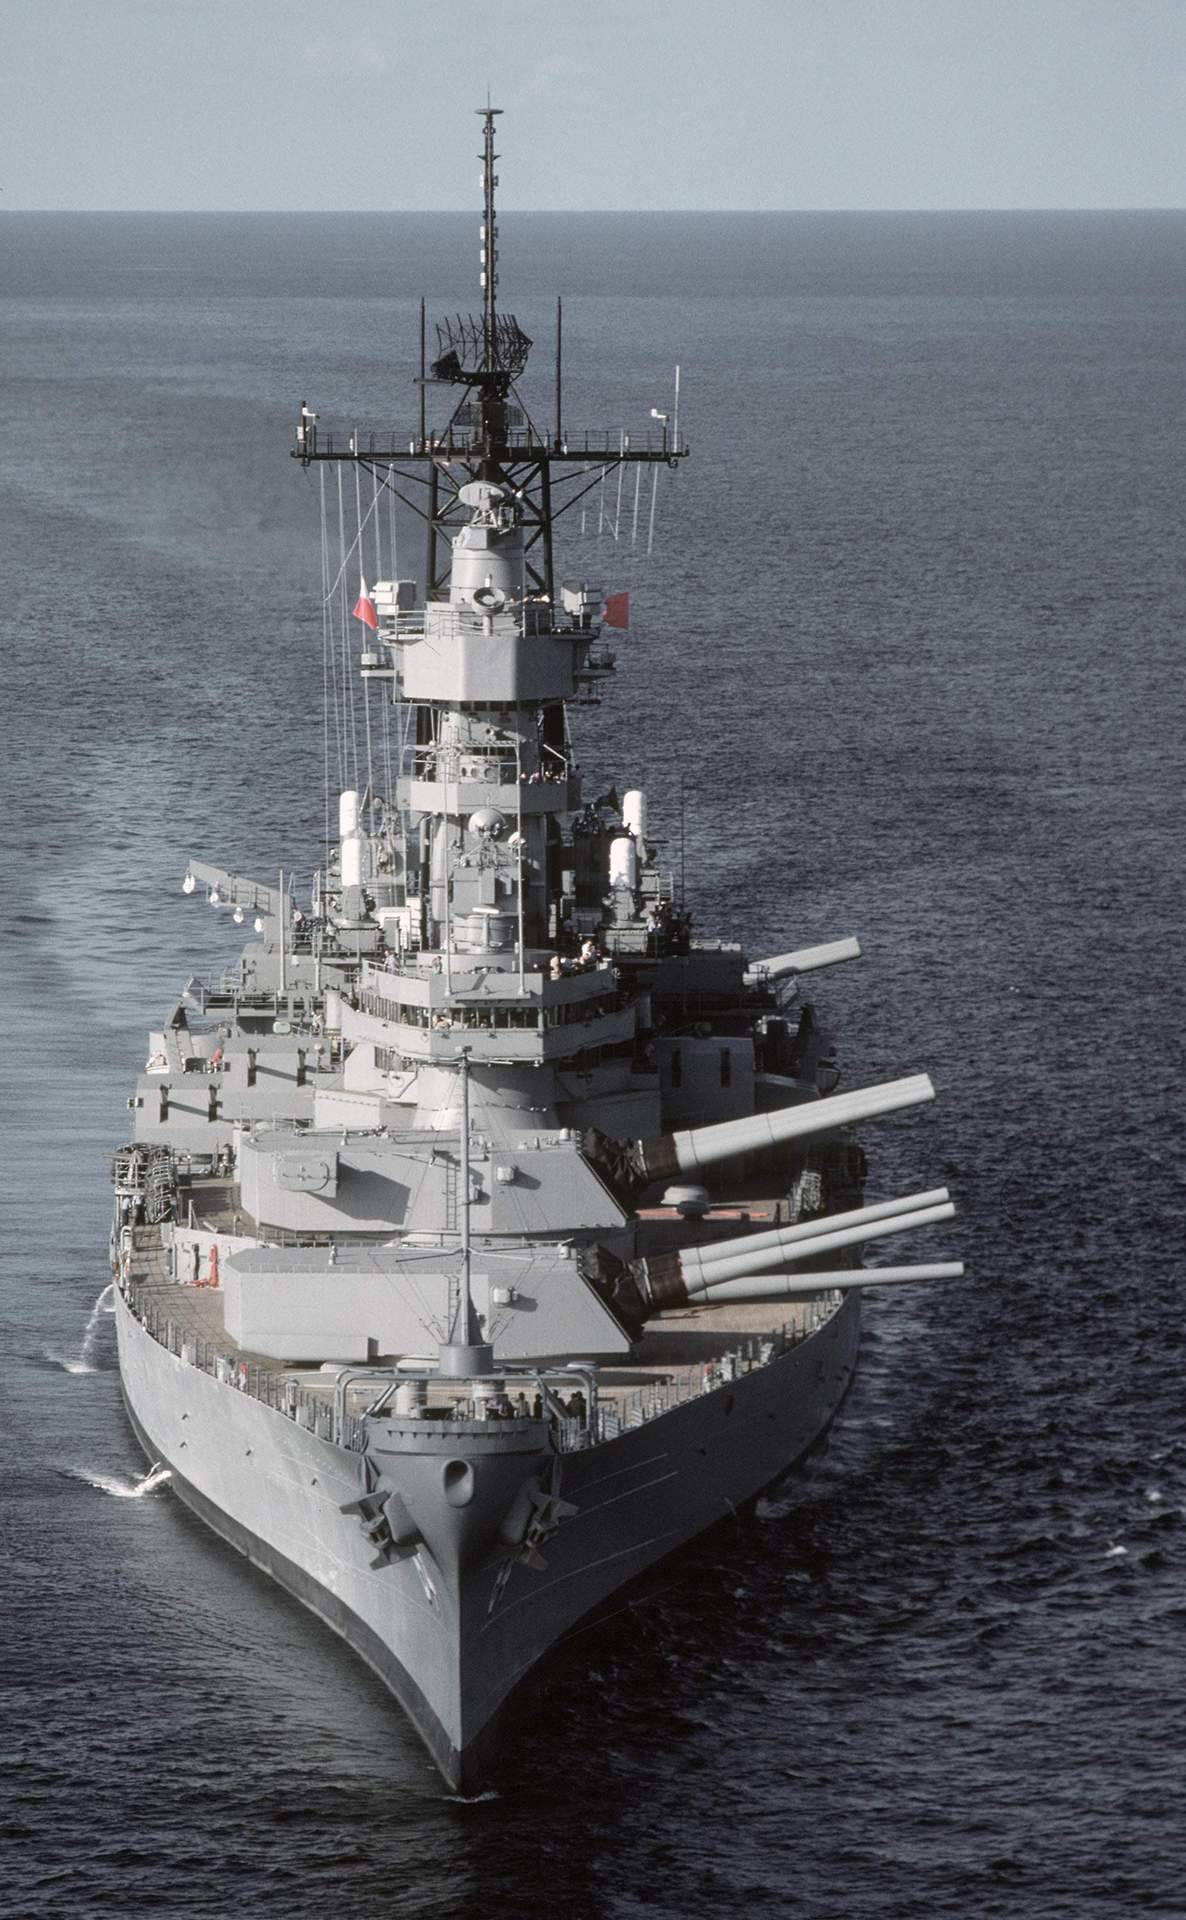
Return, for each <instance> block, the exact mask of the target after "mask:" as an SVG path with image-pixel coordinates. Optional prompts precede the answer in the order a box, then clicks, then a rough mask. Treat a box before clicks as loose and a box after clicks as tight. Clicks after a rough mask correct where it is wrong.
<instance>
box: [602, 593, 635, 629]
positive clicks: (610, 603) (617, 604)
mask: <svg viewBox="0 0 1186 1920" xmlns="http://www.w3.org/2000/svg"><path fill="white" fill-rule="evenodd" d="M605 624H606V626H607V627H628V626H629V625H630V595H629V594H628V593H611V594H610V595H609V597H608V599H607V600H606V603H605Z"/></svg>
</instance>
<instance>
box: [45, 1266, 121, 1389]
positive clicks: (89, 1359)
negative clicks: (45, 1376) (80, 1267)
mask: <svg viewBox="0 0 1186 1920" xmlns="http://www.w3.org/2000/svg"><path fill="white" fill-rule="evenodd" d="M114 1312H115V1283H114V1281H111V1280H109V1281H108V1282H107V1285H106V1286H105V1287H104V1289H103V1291H102V1293H101V1294H100V1295H99V1298H98V1299H97V1300H96V1301H95V1304H94V1306H93V1307H92V1308H91V1311H90V1316H89V1318H88V1320H87V1323H86V1327H85V1329H84V1331H83V1336H82V1346H81V1347H80V1349H79V1351H78V1355H77V1357H76V1358H75V1359H72V1360H71V1359H67V1358H66V1356H65V1355H64V1354H61V1353H58V1352H57V1351H56V1350H55V1349H54V1348H52V1347H46V1348H45V1350H44V1351H45V1357H46V1359H47V1360H52V1362H53V1364H54V1365H55V1366H56V1367H61V1369H62V1371H63V1373H102V1371H103V1368H102V1367H101V1366H100V1365H99V1363H98V1360H97V1358H96V1355H97V1353H98V1350H99V1329H100V1327H101V1326H102V1324H103V1320H104V1318H105V1317H106V1316H107V1315H109V1314H113V1313H114Z"/></svg>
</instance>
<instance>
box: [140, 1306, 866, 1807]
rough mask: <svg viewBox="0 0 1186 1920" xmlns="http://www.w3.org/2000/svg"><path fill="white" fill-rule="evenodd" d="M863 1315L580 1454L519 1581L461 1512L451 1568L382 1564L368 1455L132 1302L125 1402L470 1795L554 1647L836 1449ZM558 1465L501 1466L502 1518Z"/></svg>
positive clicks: (392, 1466)
mask: <svg viewBox="0 0 1186 1920" xmlns="http://www.w3.org/2000/svg"><path fill="white" fill-rule="evenodd" d="M859 1316H860V1308H859V1296H858V1295H857V1294H856V1293H851V1294H849V1295H847V1296H846V1298H845V1300H844V1303H843V1305H841V1306H840V1307H839V1308H838V1309H837V1311H836V1313H835V1314H834V1315H833V1317H832V1318H831V1319H830V1320H828V1321H827V1322H825V1324H824V1325H823V1326H821V1327H820V1328H819V1330H818V1331H817V1332H816V1333H814V1334H813V1335H812V1336H811V1337H810V1338H808V1339H806V1340H804V1341H803V1342H802V1343H801V1344H800V1345H798V1346H796V1347H793V1348H792V1349H790V1351H788V1352H786V1353H784V1354H782V1355H781V1356H779V1357H778V1358H777V1359H774V1360H772V1361H770V1362H769V1363H768V1364H767V1365H765V1366H763V1367H759V1368H756V1369H755V1370H754V1371H753V1372H751V1373H748V1374H744V1375H742V1376H740V1377H739V1378H738V1379H737V1380H735V1381H733V1382H730V1383H728V1384H727V1385H725V1386H722V1387H720V1388H718V1389H716V1390H715V1391H713V1392H711V1393H706V1394H704V1395H702V1396H700V1397H699V1398H697V1399H694V1400H691V1401H688V1402H686V1403H684V1404H682V1405H679V1406H676V1407H674V1408H672V1409H671V1410H670V1411H668V1412H665V1413H663V1414H662V1415H660V1416H659V1417H657V1418H655V1419H653V1420H650V1421H648V1422H646V1423H645V1424H644V1425H642V1426H640V1427H636V1428H633V1429H630V1430H628V1431H626V1432H624V1433H622V1434H621V1435H619V1436H618V1437H617V1438H616V1439H613V1440H610V1441H606V1442H604V1443H602V1444H601V1445H599V1446H596V1447H592V1448H589V1449H587V1450H584V1451H581V1452H576V1453H572V1454H566V1455H564V1456H562V1458H561V1481H560V1492H561V1494H562V1496H563V1499H564V1500H565V1502H567V1503H569V1504H570V1505H571V1506H573V1507H575V1508H576V1512H575V1513H574V1514H572V1515H571V1516H570V1517H567V1518H565V1519H563V1520H562V1521H561V1522H560V1524H559V1525H558V1526H557V1527H556V1529H555V1531H554V1532H553V1533H552V1534H551V1535H550V1537H549V1538H548V1539H547V1540H546V1542H545V1543H544V1558H545V1559H546V1562H547V1564H546V1567H544V1568H542V1569H537V1568H533V1567H531V1566H528V1565H523V1564H513V1565H512V1566H511V1567H510V1570H509V1574H508V1571H507V1559H506V1555H505V1553H504V1554H502V1555H499V1554H497V1553H491V1552H489V1551H485V1550H481V1549H480V1546H479V1547H475V1548H474V1549H473V1550H472V1551H470V1550H462V1551H460V1553H459V1554H456V1555H454V1554H451V1551H450V1550H449V1546H448V1542H449V1540H450V1538H452V1535H451V1534H450V1532H449V1528H448V1526H446V1525H445V1522H446V1521H448V1520H449V1519H450V1516H449V1515H448V1514H447V1513H446V1510H445V1508H444V1505H443V1504H442V1507H441V1513H440V1516H435V1515H430V1516H429V1518H428V1520H427V1522H426V1533H427V1534H428V1535H431V1540H430V1541H429V1543H428V1546H435V1547H436V1551H435V1552H433V1551H429V1550H428V1547H425V1546H424V1545H423V1544H422V1548H421V1550H419V1551H410V1552H405V1553H403V1554H402V1555H395V1556H391V1557H388V1558H387V1559H386V1560H383V1559H382V1557H381V1556H380V1557H379V1558H378V1560H377V1557H376V1555H375V1551H374V1544H373V1542H372V1541H371V1540H370V1539H368V1538H367V1536H366V1535H365V1534H364V1532H363V1530H362V1526H361V1524H360V1521H359V1518H358V1516H357V1514H356V1513H348V1512H343V1511H342V1509H343V1508H345V1507H349V1506H350V1505H351V1503H352V1502H353V1501H356V1500H357V1499H358V1497H359V1495H360V1494H361V1493H363V1492H364V1491H366V1481H365V1477H364V1476H365V1474H366V1472H367V1469H366V1468H364V1464H363V1456H361V1455H359V1454H357V1453H350V1452H347V1451H345V1450H344V1449H342V1448H340V1447H338V1446H336V1445H334V1444H332V1443H331V1442H330V1441H328V1440H326V1439H323V1438H320V1437H318V1436H317V1435H316V1434H313V1433H311V1432H309V1431H307V1430H305V1429H304V1428H302V1427H299V1426H297V1425H296V1424H295V1423H294V1422H292V1421H291V1420H289V1419H287V1418H286V1417H285V1416H284V1414H282V1413H281V1412H280V1411H278V1410H277V1409H274V1408H271V1407H268V1406H265V1405H264V1404H262V1403H261V1402H259V1401H257V1400H255V1399H253V1398H251V1397H250V1396H248V1395H246V1394H241V1393H239V1392H237V1391H236V1389H235V1388H234V1387H233V1386H229V1385H227V1384H225V1383H224V1382H222V1381H220V1380H218V1379H216V1378H214V1377H213V1376H211V1375H209V1374H205V1373H203V1372H201V1371H200V1370H198V1369H197V1368H195V1367H192V1366H190V1365H188V1364H187V1363H186V1361H185V1360H183V1359H180V1358H178V1357H177V1356H175V1355H174V1354H172V1353H170V1352H169V1351H168V1350H167V1349H166V1348H165V1347H163V1346H161V1345H160V1344H158V1342H157V1341H156V1340H154V1339H153V1338H152V1337H151V1336H150V1335H149V1333H148V1332H147V1331H146V1330H145V1328H144V1327H143V1326H142V1325H141V1324H140V1323H139V1321H138V1320H136V1319H135V1318H134V1316H133V1315H132V1314H131V1313H130V1312H129V1311H128V1309H127V1307H126V1305H125V1303H124V1301H123V1300H122V1298H121V1297H120V1295H119V1293H118V1290H117V1313H116V1324H117V1331H118V1338H119V1351H120V1370H121V1378H122V1384H123V1391H124V1398H125V1402H126V1405H127V1409H128V1413H129V1416H130V1418H131V1422H132V1426H133V1429H134V1431H135V1433H136V1436H137V1438H138V1440H139V1442H140V1444H141V1446H142V1447H143V1448H144V1451H145V1453H146V1454H147V1455H148V1456H149V1457H150V1458H151V1459H153V1460H160V1461H161V1462H162V1463H163V1464H164V1465H166V1466H168V1467H169V1468H170V1469H171V1471H172V1473H173V1476H174V1478H173V1486H174V1489H175V1491H176V1492H177V1494H178V1495H179V1497H180V1498H181V1499H182V1500H183V1501H184V1502H185V1504H186V1505H187V1506H189V1507H190V1508H191V1509H192V1510H193V1512H195V1513H196V1514H197V1515H198V1516H199V1518H201V1519H202V1520H203V1521H205V1522H206V1524H207V1525H208V1526H210V1527H211V1528H212V1529H213V1530H214V1531H215V1532H216V1533H218V1534H220V1535H221V1536H222V1538H223V1539H224V1540H226V1541H228V1542H229V1543H230V1545H232V1546H234V1547H235V1548H236V1549H237V1550H238V1551H239V1552H241V1553H243V1554H244V1555H245V1556H246V1558H247V1559H249V1560H250V1561H251V1562H252V1563H253V1564H254V1565H256V1566H259V1567H261V1568H262V1569H263V1570H264V1571H265V1572H267V1573H268V1574H270V1575H271V1576H272V1577H273V1578H274V1579H275V1580H277V1581H278V1582H279V1584H280V1585H281V1586H283V1587H285V1588H286V1589H287V1590H288V1592H290V1593H292V1594H293V1595H294V1596H295V1597H296V1598H297V1599H298V1600H300V1601H301V1602H302V1603H303V1604H304V1605H306V1606H308V1607H309V1608H311V1609H312V1611H313V1612H315V1613H317V1614H319V1615H320V1616H321V1618H322V1619H324V1620H325V1621H326V1623H327V1625H329V1626H330V1627H332V1628H333V1629H334V1631H335V1632H336V1633H338V1634H340V1635H341V1637H342V1638H343V1639H344V1640H346V1641H347V1642H348V1644H349V1645H350V1646H351V1647H353V1648H354V1650H355V1651H356V1652H357V1653H359V1654H360V1655H361V1656H362V1658H363V1659H364V1660H366V1661H367V1662H368V1664H369V1665H370V1666H371V1667H372V1668H373V1669H374V1671H375V1672H376V1673H377V1674H378V1675H379V1677H380V1679H381V1680H382V1681H383V1683H384V1685H385V1686H387V1687H388V1688H389V1690H390V1691H391V1692H392V1693H393V1694H394V1695H395V1697H396V1699H397V1700H398V1701H399V1702H400V1704H401V1705H402V1706H403V1708H404V1710H405V1712H406V1713H407V1715H408V1717H409V1718H410V1719H411V1721H412V1722H413V1724H414V1725H415V1726H416V1728H417V1729H418V1731H419V1733H420V1735H421V1737H422V1739H423V1740H424V1743H425V1745H426V1746H427V1748H428V1750H429V1752H430V1753H431V1755H432V1757H433V1759H434V1761H435V1762H436V1764H437V1766H438V1767H439V1769H440V1771H441V1772H442V1774H443V1775H444V1776H445V1778H446V1779H447V1780H448V1781H449V1782H450V1783H451V1784H453V1785H454V1786H455V1787H458V1788H469V1787H471V1786H473V1785H475V1784H477V1783H478V1781H479V1780H480V1779H481V1778H483V1777H485V1776H486V1774H487V1772H488V1769H489V1766H490V1764H491V1761H492V1759H493V1755H494V1752H495V1749H496V1746H497V1738H498V1728H499V1723H500V1721H501V1719H502V1717H503V1714H504V1711H505V1709H506V1708H507V1707H508V1705H509V1703H510V1702H511V1700H512V1697H513V1695H514V1693H515V1690H516V1688H517V1687H518V1686H519V1684H520V1682H521V1681H522V1680H523V1679H524V1678H525V1677H526V1675H527V1674H528V1673H529V1672H530V1671H531V1669H532V1668H533V1667H534V1666H535V1665H536V1663H537V1662H538V1661H539V1660H540V1659H541V1658H542V1657H543V1656H544V1655H545V1654H546V1653H547V1651H548V1649H549V1648H550V1647H552V1646H554V1645H555V1643H556V1642H557V1641H558V1640H559V1639H561V1638H562V1636H563V1635H564V1634H565V1633H567V1632H568V1631H569V1630H570V1629H571V1628H572V1627H574V1626H575V1625H576V1624H577V1622H578V1621H580V1620H581V1619H582V1618H584V1617H585V1616H586V1615H587V1614H589V1613H590V1612H592V1611H594V1610H595V1609H597V1608H598V1607H600V1606H602V1605H604V1603H605V1602H606V1601H608V1600H609V1599H610V1598H611V1597H612V1595H613V1594H615V1593H616V1592H617V1591H618V1590H619V1589H620V1588H621V1587H623V1586H625V1585H626V1584H627V1583H628V1582H630V1581H632V1580H634V1579H635V1578H637V1577H638V1576H639V1575H640V1574H642V1573H644V1572H646V1570H647V1569H648V1568H650V1567H652V1566H654V1565H655V1564H656V1563H657V1562H658V1561H660V1560H661V1559H663V1558H664V1557H665V1556H666V1555H667V1554H669V1553H672V1552H674V1551H675V1550H676V1549H677V1548H678V1547H680V1546H682V1545H684V1544H686V1543H687V1542H688V1541H690V1540H692V1539H694V1538H695V1537H696V1536H697V1535H698V1534H700V1533H702V1532H704V1531H705V1530H706V1529H707V1528H709V1527H711V1526H713V1525H714V1524H716V1523H717V1522H718V1521H720V1520H721V1519H723V1518H725V1517H727V1516H728V1515H729V1514H730V1513H731V1512H733V1511H735V1510H736V1509H737V1508H739V1507H740V1506H742V1505H744V1503H746V1502H747V1501H749V1500H752V1499H753V1498H754V1497H755V1496H756V1495H757V1494H758V1493H760V1492H761V1490H762V1488H763V1487H765V1486H767V1485H769V1483H770V1482H771V1481H772V1480H774V1479H776V1478H777V1476H778V1475H779V1474H780V1473H782V1472H783V1471H785V1469H786V1468H787V1467H788V1466H790V1465H792V1464H793V1463H794V1462H795V1461H796V1460H798V1459H800V1458H801V1457H802V1456H803V1455H804V1454H805V1453H806V1452H808V1451H809V1450H810V1448H811V1447H812V1446H813V1445H814V1444H815V1442H816V1441H818V1439H819V1438H820V1436H821V1434H822V1433H823V1432H824V1431H825V1430H826V1428H827V1427H828V1425H829V1424H830V1422H831V1420H832V1419H833V1417H834V1416H835V1414H836V1411H837V1409H838V1408H839V1406H840V1403H841V1401H842V1400H843V1398H844V1395H845V1393H846V1392H847V1389H848V1386H849V1384H850V1382H851V1379H852V1375H853V1372H854V1370H855V1366H856V1361H857V1349H858V1343H859V1329H860V1318H859ZM444 1442H447V1451H448V1452H449V1453H450V1454H451V1455H458V1454H464V1453H465V1452H466V1442H465V1440H464V1438H462V1437H461V1436H456V1437H453V1438H450V1437H449V1436H447V1435H446V1436H443V1443H444ZM374 1457H375V1458H377V1459H378V1461H379V1463H380V1465H381V1468H382V1473H383V1476H384V1479H385V1480H387V1479H389V1480H390V1481H391V1483H392V1484H395V1485H403V1484H404V1482H403V1480H402V1478H401V1474H402V1471H403V1469H404V1468H405V1467H406V1468H408V1469H409V1471H411V1472H412V1475H413V1478H412V1481H411V1482H409V1484H412V1485H414V1484H415V1478H414V1476H415V1473H416V1472H418V1471H422V1464H423V1463H421V1465H420V1466H417V1465H416V1463H415V1462H413V1461H411V1459H410V1456H405V1457H403V1458H401V1456H400V1455H399V1453H398V1451H395V1452H392V1451H391V1450H390V1448H388V1449H385V1450H384V1449H381V1450H380V1451H379V1452H378V1453H377V1454H376V1455H375V1456H374ZM473 1457H474V1458H477V1457H478V1456H477V1455H474V1456H473ZM550 1461H551V1456H550V1454H545V1453H542V1452H541V1451H540V1450H539V1449H538V1448H535V1449H533V1450H530V1451H527V1452H525V1451H524V1450H523V1449H522V1448H520V1449H518V1450H517V1452H514V1453H513V1457H512V1458H510V1460H509V1462H507V1463H504V1469H499V1470H502V1471H504V1479H503V1482H502V1485H501V1486H500V1487H499V1490H498V1492H497V1495H496V1496H492V1498H495V1501H496V1504H499V1503H501V1504H502V1505H505V1498H504V1495H505V1486H506V1484H507V1481H506V1479H505V1474H506V1473H510V1474H511V1476H512V1478H519V1477H521V1476H522V1474H523V1473H525V1472H527V1471H530V1470H531V1469H532V1468H533V1467H539V1466H542V1465H544V1464H545V1463H547V1464H550ZM372 1471H373V1470H372ZM496 1480H497V1472H495V1474H494V1475H492V1477H491V1484H494V1482H495V1481H496ZM424 1484H428V1483H427V1482H425V1483H424ZM492 1512H493V1509H492ZM480 1517H481V1516H480V1515H479V1518H480ZM487 1517H488V1518H489V1516H487ZM496 1518H497V1515H496V1514H495V1515H494V1519H496ZM438 1519H439V1521H440V1525H441V1532H440V1535H439V1539H438V1534H437V1531H436V1529H437V1524H438ZM474 1538H475V1539H476V1540H478V1541H479V1542H480V1539H481V1529H480V1528H479V1529H478V1532H477V1533H476V1534H475V1535H474ZM442 1543H444V1544H443V1545H442Z"/></svg>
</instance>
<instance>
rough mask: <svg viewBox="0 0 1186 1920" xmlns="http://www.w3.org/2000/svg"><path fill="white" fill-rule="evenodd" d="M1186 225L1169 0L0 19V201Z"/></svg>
mask: <svg viewBox="0 0 1186 1920" xmlns="http://www.w3.org/2000/svg"><path fill="white" fill-rule="evenodd" d="M487 85H489V87H490V89H491V93H492V96H493V99H494V104H495V105H496V106H502V107H504V108H505V109H506V118H505V120H504V121H503V122H502V126H501V134H502V141H501V144H502V150H503V155H504V159H503V165H502V168H501V175H502V189H501V199H502V204H503V205H504V206H505V207H508V208H525V207H547V208H574V207H590V208H597V207H601V208H629V207H647V208H650V207H671V208H675V207H680V208H686V207H693V208H694V207H754V208H780V207H787V208H796V207H814V208H841V207H885V208H891V207H1126V206H1138V207H1154V206H1157V207H1166V206H1172V207H1180V206H1183V205H1186V0H0V142H2V152H3V160H2V162H0V188H2V189H3V195H2V197H0V207H3V208H22V207H80V208H82V207H87V208H133V207H162V208H179V207H196V208H310V209H320V208H413V209H414V208H442V207H446V208H468V207H472V206H473V205H474V204H475V196H476V188H477V172H478V169H477V162H476V157H475V156H476V154H477V150H478V147H477V126H478V123H477V121H476V120H475V119H474V118H473V117H472V110H473V108H475V107H476V106H479V105H480V104H481V102H482V101H483V99H484V98H485V95H486V88H487Z"/></svg>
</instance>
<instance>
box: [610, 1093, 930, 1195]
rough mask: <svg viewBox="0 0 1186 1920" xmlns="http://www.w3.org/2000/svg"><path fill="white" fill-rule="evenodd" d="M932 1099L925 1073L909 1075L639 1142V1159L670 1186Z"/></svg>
mask: <svg viewBox="0 0 1186 1920" xmlns="http://www.w3.org/2000/svg"><path fill="white" fill-rule="evenodd" d="M934 1098H935V1089H934V1087H933V1086H932V1085H931V1082H930V1080H929V1078H928V1077H927V1075H926V1074H925V1073H914V1074H909V1075H907V1076H906V1078H905V1079H902V1080H887V1081H886V1082H885V1084H884V1085H883V1086H880V1087H862V1088H860V1089H859V1090H858V1091H856V1092H854V1093H836V1094H830V1095H829V1096H828V1098H827V1099H824V1100H807V1101H804V1102H803V1104H802V1105H801V1106H797V1107H781V1108H779V1109H778V1111H777V1112H775V1113H754V1114H745V1115H743V1116H742V1118H741V1119H739V1120H720V1121H717V1122H715V1123H714V1124H713V1125H711V1126H707V1127H691V1128H688V1129H686V1130H685V1131H683V1132H680V1133H663V1134H659V1135H658V1136H657V1138H655V1139H652V1140H640V1141H639V1143H638V1146H637V1149H636V1159H637V1162H638V1165H639V1170H640V1171H641V1172H642V1173H643V1174H644V1175H645V1177H646V1178H647V1180H669V1179H672V1178H673V1177H674V1176H675V1175H676V1174H680V1173H683V1174H691V1173H703V1172H704V1171H705V1170H706V1169H707V1168H708V1167H711V1166H715V1165H716V1164H717V1163H718V1162H719V1161H721V1160H731V1159H732V1158H733V1157H734V1155H736V1154H742V1153H758V1152H760V1151H761V1150H762V1149H763V1148H766V1147H778V1146H782V1145H783V1144H784V1143H785V1142H787V1141H790V1140H802V1139H806V1138H807V1137H808V1136H810V1135H811V1134H816V1133H829V1132H831V1130H832V1128H833V1127H843V1126H847V1125H848V1124H849V1123H850V1122H851V1121H854V1120H872V1119H875V1118H876V1117H877V1116H878V1115H879V1114H883V1113H894V1112H896V1111H897V1109H898V1108H899V1107H917V1106H921V1105H922V1103H923V1102H924V1101H926V1100H933V1099H934Z"/></svg>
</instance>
